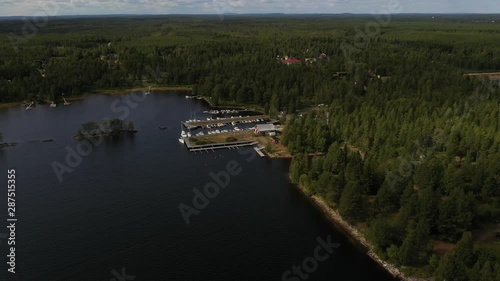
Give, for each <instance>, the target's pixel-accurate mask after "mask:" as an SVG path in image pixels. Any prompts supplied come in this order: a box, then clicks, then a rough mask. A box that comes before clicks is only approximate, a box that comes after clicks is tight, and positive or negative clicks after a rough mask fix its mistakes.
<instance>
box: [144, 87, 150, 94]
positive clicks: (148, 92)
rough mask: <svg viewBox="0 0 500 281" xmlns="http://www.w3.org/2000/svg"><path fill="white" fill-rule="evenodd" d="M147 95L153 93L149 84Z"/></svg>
mask: <svg viewBox="0 0 500 281" xmlns="http://www.w3.org/2000/svg"><path fill="white" fill-rule="evenodd" d="M144 94H145V95H150V94H151V86H149V89H148V91H147V92H145V93H144Z"/></svg>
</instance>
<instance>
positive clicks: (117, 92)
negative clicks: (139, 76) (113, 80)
mask: <svg viewBox="0 0 500 281" xmlns="http://www.w3.org/2000/svg"><path fill="white" fill-rule="evenodd" d="M143 90H144V88H111V89H99V90H95V91H90V92H85V93H82V94H79V95H75V96H69V97H66V100H68V101H75V100H83V99H86V98H87V97H88V96H90V95H93V94H101V95H123V94H126V93H127V92H138V91H143ZM192 90H193V88H191V87H188V86H163V87H156V88H154V89H151V91H152V92H155V91H166V92H177V91H178V92H188V91H192ZM45 102H47V103H50V101H49V100H46V101H45ZM22 103H23V102H22V101H16V102H8V103H0V108H10V107H16V106H21V104H22Z"/></svg>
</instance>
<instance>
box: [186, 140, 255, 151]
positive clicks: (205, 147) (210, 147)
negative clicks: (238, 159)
mask: <svg viewBox="0 0 500 281" xmlns="http://www.w3.org/2000/svg"><path fill="white" fill-rule="evenodd" d="M257 143H258V142H256V141H235V142H224V143H210V144H201V145H193V144H191V142H190V141H189V138H184V144H185V145H186V147H187V149H188V150H189V151H192V152H197V151H201V152H203V151H215V150H216V149H223V148H225V149H239V148H240V147H245V146H253V145H256V144H257Z"/></svg>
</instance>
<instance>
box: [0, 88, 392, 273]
mask: <svg viewBox="0 0 500 281" xmlns="http://www.w3.org/2000/svg"><path fill="white" fill-rule="evenodd" d="M127 97H128V98H131V95H126V96H106V95H93V96H90V97H88V98H87V99H85V100H81V101H78V102H73V104H72V105H70V106H62V105H59V106H58V107H57V108H49V106H48V105H38V106H37V107H35V108H34V109H32V110H24V109H23V108H20V107H16V108H9V109H4V110H0V132H3V136H4V140H5V141H9V142H18V145H17V146H15V147H8V148H3V149H0V168H1V170H0V172H1V173H4V176H3V177H2V178H4V183H2V185H1V188H0V202H7V190H6V189H7V180H6V176H7V168H14V169H16V189H17V195H16V217H17V219H18V222H17V223H16V272H17V273H16V274H15V275H14V274H11V273H7V266H6V263H7V257H6V255H8V254H9V253H8V252H7V243H6V242H7V240H6V239H5V238H2V236H0V265H1V266H0V270H1V271H0V280H22V281H30V280H36V281H45V280H82V281H90V280H92V281H98V280H106V281H109V280H115V281H122V280H135V281H153V280H154V281H157V280H305V279H306V278H307V280H342V281H369V280H373V281H385V280H393V279H392V278H391V277H390V276H388V274H386V273H385V272H384V271H382V270H381V269H380V268H379V267H378V266H376V264H375V263H374V262H373V261H371V260H370V259H369V258H368V257H367V256H366V255H365V254H363V253H361V252H360V251H358V250H357V249H356V248H355V247H354V246H353V245H352V244H351V243H350V242H349V240H348V239H346V238H345V237H344V236H343V235H341V234H340V232H339V231H337V230H336V229H335V228H334V227H332V225H331V224H330V223H328V221H327V220H326V219H324V218H323V216H322V215H321V214H320V213H319V212H318V211H317V210H316V209H315V208H314V206H312V205H311V203H310V202H308V201H307V200H306V199H305V198H304V197H303V196H302V195H301V194H300V193H299V192H298V191H297V190H296V189H295V188H294V187H293V186H292V185H291V184H290V183H289V181H288V179H287V172H288V165H289V162H288V161H286V160H271V159H267V158H260V157H255V158H254V159H252V160H250V161H249V158H251V156H252V155H253V152H252V150H242V151H235V150H219V151H215V152H210V153H204V154H200V153H197V154H195V153H190V152H188V151H187V150H186V149H185V147H183V145H181V144H180V143H179V142H178V138H179V133H180V121H181V120H186V119H190V117H191V116H190V113H191V114H192V113H194V112H197V113H198V116H202V115H201V112H203V111H205V110H208V109H209V108H208V106H207V105H206V104H205V103H204V102H203V101H200V100H192V99H185V98H184V96H183V95H182V94H177V93H155V94H153V95H150V96H147V98H146V99H144V100H142V99H143V98H142V96H141V95H138V97H140V99H141V100H142V101H137V100H138V99H134V98H133V96H132V98H131V99H130V100H129V102H128V103H127V102H124V101H122V99H123V98H127ZM116 117H121V118H123V117H126V118H125V122H127V121H128V120H133V121H134V123H135V127H136V129H137V130H139V132H138V134H137V135H136V136H134V137H124V138H121V139H118V140H111V139H110V140H105V141H102V142H101V143H99V144H97V145H95V146H92V147H91V151H89V150H86V151H85V150H82V149H83V148H84V147H79V143H78V142H75V141H74V140H73V139H72V136H73V135H74V134H75V133H76V131H77V129H78V128H79V126H80V125H81V124H82V123H84V122H87V121H91V120H93V121H99V120H102V119H104V118H116ZM160 125H161V126H168V129H167V130H164V131H162V130H159V129H158V126H160ZM43 139H54V141H53V142H41V140H43ZM79 148H80V151H81V152H85V153H84V154H85V155H86V156H82V157H81V160H80V161H77V160H78V159H75V158H74V157H73V158H72V157H69V158H68V159H69V160H70V161H69V162H68V163H69V164H71V165H72V166H73V167H72V166H70V165H69V164H68V163H67V161H66V158H67V157H68V151H78V149H79ZM87 154H88V155H87ZM56 162H57V163H59V164H61V165H65V166H67V167H68V169H71V172H66V173H64V174H62V175H61V179H62V181H59V179H58V177H57V175H56V173H55V172H54V169H53V165H54V163H56ZM228 163H231V164H230V165H234V164H235V163H237V165H238V170H239V171H240V173H239V174H238V175H234V176H230V178H229V184H228V185H227V187H225V188H220V190H219V194H218V195H217V196H214V198H212V199H208V200H209V203H208V205H207V206H206V207H205V208H204V209H201V210H198V212H199V213H198V214H197V215H191V216H190V217H189V220H190V223H189V224H186V222H185V220H184V218H183V216H182V215H181V212H180V210H179V204H181V203H184V204H186V205H189V206H191V207H193V202H192V200H193V196H194V192H193V189H194V188H197V189H199V190H203V187H204V186H205V185H206V184H208V183H210V182H213V181H214V180H213V179H212V177H211V176H210V172H214V173H219V172H220V171H225V170H226V166H227V165H228ZM56 165H58V164H56ZM0 208H1V210H0V225H1V228H0V235H2V233H4V234H5V233H7V230H6V228H5V227H6V226H7V222H6V219H7V215H6V214H7V206H6V204H4V203H2V204H0ZM329 236H330V240H331V241H332V242H334V243H338V244H340V247H338V248H336V249H335V250H334V251H333V253H331V254H327V252H326V250H324V249H321V252H320V253H321V255H322V259H323V261H317V260H316V259H314V260H313V258H310V257H314V253H315V250H316V248H317V247H318V245H320V242H318V239H323V240H325V241H326V240H328V239H327V237H329ZM304 260H306V266H307V267H308V270H309V271H310V273H307V272H306V271H304V269H301V271H302V273H300V274H301V275H300V274H298V273H293V272H290V273H289V274H288V275H286V277H287V278H288V279H283V277H282V276H283V273H284V272H286V271H287V270H292V266H294V265H300V266H301V267H302V263H303V261H304ZM124 273H125V276H124V275H123V274H124ZM116 275H118V276H116ZM132 276H134V278H132Z"/></svg>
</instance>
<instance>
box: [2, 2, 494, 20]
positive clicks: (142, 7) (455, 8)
mask: <svg viewBox="0 0 500 281" xmlns="http://www.w3.org/2000/svg"><path fill="white" fill-rule="evenodd" d="M395 1H398V0H375V1H369V0H322V1H320V0H110V1H107V0H0V16H14V15H26V16H30V15H33V14H34V13H36V12H37V11H39V10H40V9H41V8H43V7H45V6H51V7H57V8H58V15H68V14H170V13H184V14H204V13H207V14H216V13H218V12H219V13H220V12H223V13H276V12H278V13H279V12H284V13H370V12H373V11H380V10H382V8H383V6H384V5H385V6H386V5H387V4H388V3H390V2H392V3H393V2H395ZM399 1H400V2H401V5H402V7H403V9H402V12H403V13H446V12H449V13H452V12H484V13H494V12H497V13H498V12H500V6H499V5H496V3H495V1H497V0H475V1H469V0H467V1H466V0H455V1H451V0H420V1H414V0H413V1H412V0H399Z"/></svg>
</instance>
